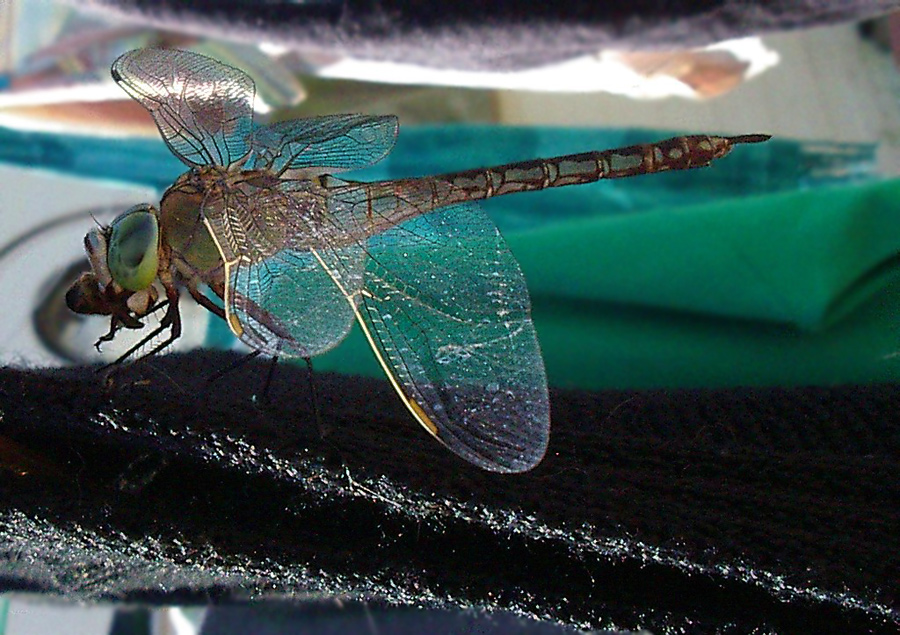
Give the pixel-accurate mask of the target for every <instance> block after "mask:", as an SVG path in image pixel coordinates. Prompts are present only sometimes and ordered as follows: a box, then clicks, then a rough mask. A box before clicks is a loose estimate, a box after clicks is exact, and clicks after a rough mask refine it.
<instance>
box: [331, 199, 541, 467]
mask: <svg viewBox="0 0 900 635" xmlns="http://www.w3.org/2000/svg"><path fill="white" fill-rule="evenodd" d="M429 191H430V190H429V189H428V188H420V189H419V191H418V192H416V191H406V192H404V193H403V195H402V197H397V196H391V195H388V194H386V193H385V190H382V191H381V195H380V196H379V197H378V198H375V199H373V198H372V196H371V195H372V192H373V190H372V189H371V188H367V187H366V186H363V185H361V186H359V187H358V188H355V189H354V188H348V189H346V190H345V191H343V192H341V193H339V194H336V196H334V197H333V198H331V199H330V205H331V206H332V211H333V217H334V218H336V219H339V222H345V223H349V224H351V225H352V226H353V227H356V228H359V227H364V226H366V224H367V223H369V224H370V225H372V224H373V221H375V222H374V226H384V225H389V224H390V221H391V219H402V218H407V219H408V220H405V221H404V222H402V223H401V224H400V225H398V226H396V227H394V228H392V229H389V230H387V231H384V232H383V233H379V234H377V235H375V236H373V237H372V238H371V239H370V241H369V244H368V248H367V255H368V257H367V258H366V270H365V289H364V291H363V293H362V294H361V297H360V304H359V308H358V311H359V315H360V318H361V323H362V325H363V328H364V330H365V331H366V334H367V336H368V338H369V341H370V344H371V345H372V347H373V349H374V351H375V354H376V355H377V357H378V359H379V360H380V362H381V363H382V366H383V367H384V369H385V371H386V372H387V374H388V376H389V377H390V379H391V381H392V383H393V384H394V386H395V388H396V389H397V391H398V392H399V393H400V395H401V397H402V398H403V400H404V401H405V403H406V404H407V406H408V408H409V410H410V411H411V412H412V413H413V414H414V415H415V416H416V418H417V419H418V420H419V421H420V423H422V425H423V426H424V427H425V428H426V429H427V430H428V431H429V432H431V433H432V434H433V435H434V436H435V437H437V438H438V439H439V440H440V441H441V442H443V443H444V444H445V445H447V446H448V447H449V448H450V449H451V450H453V451H454V452H455V453H457V454H458V455H460V456H462V457H463V458H465V459H467V460H468V461H471V462H472V463H474V464H476V465H479V466H481V467H483V468H485V469H488V470H493V471H498V472H521V471H525V470H528V469H530V468H532V467H534V466H535V465H536V464H537V463H538V462H539V461H540V459H541V458H542V457H543V455H544V452H545V451H546V448H547V442H548V437H549V429H550V412H549V400H548V393H547V378H546V374H545V371H544V362H543V359H542V357H541V352H540V347H539V345H538V341H537V336H536V334H535V329H534V325H533V323H532V320H531V305H530V300H529V296H528V290H527V287H526V285H525V280H524V278H523V276H522V272H521V270H520V269H519V266H518V263H517V262H516V260H515V258H514V257H513V255H512V254H511V253H510V251H509V249H508V247H507V246H506V243H505V242H504V240H503V238H502V236H501V235H500V233H499V231H498V230H497V228H496V226H495V225H494V224H493V223H492V222H491V221H490V219H488V218H487V216H486V215H485V214H484V212H483V211H482V210H481V208H480V207H479V206H478V205H477V204H475V203H462V204H456V205H452V206H449V207H443V208H440V209H437V210H436V211H432V212H430V213H426V214H423V215H419V216H415V215H414V213H415V210H413V209H410V206H413V207H418V209H419V210H420V211H421V210H427V209H428V208H429V205H431V204H433V203H434V202H435V201H434V199H430V198H429V196H428V192H429ZM367 196H368V199H367V198H366V197H367ZM362 210H366V212H365V216H364V218H361V219H360V218H359V215H360V213H361V211H362ZM354 218H355V220H351V219H354ZM379 219H380V222H379ZM348 233H349V230H348Z"/></svg>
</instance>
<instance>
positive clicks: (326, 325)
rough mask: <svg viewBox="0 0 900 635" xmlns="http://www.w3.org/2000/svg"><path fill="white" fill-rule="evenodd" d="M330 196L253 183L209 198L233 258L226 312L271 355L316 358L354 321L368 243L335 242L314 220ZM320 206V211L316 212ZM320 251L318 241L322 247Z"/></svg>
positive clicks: (209, 221)
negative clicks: (353, 298)
mask: <svg viewBox="0 0 900 635" xmlns="http://www.w3.org/2000/svg"><path fill="white" fill-rule="evenodd" d="M322 209H324V201H323V200H322V199H321V197H316V196H314V195H312V194H310V193H309V192H307V191H286V190H283V189H278V188H265V187H262V188H260V187H254V186H251V185H249V184H247V183H244V184H241V185H240V186H238V187H235V188H232V189H229V190H225V191H222V192H220V193H217V194H213V195H210V196H209V197H207V201H206V204H205V205H204V208H203V216H204V222H205V223H206V226H207V228H208V229H209V231H210V233H211V234H212V236H213V239H214V240H215V242H216V244H217V245H218V247H219V251H220V254H221V256H222V260H223V262H224V263H225V281H226V282H225V313H226V320H227V321H228V325H229V327H230V328H231V330H232V331H233V332H234V334H235V335H236V336H237V337H238V338H239V339H240V340H241V341H243V342H244V343H246V344H247V345H249V346H251V347H253V348H255V349H257V350H261V351H263V352H264V353H267V354H270V355H276V356H284V357H312V356H314V355H318V354H320V353H324V352H325V351H327V350H329V349H330V348H333V347H334V346H336V345H337V344H338V343H339V342H340V341H341V340H342V339H343V338H344V337H345V336H346V335H347V333H348V332H349V330H350V327H351V326H352V324H353V318H354V310H353V307H351V305H350V303H349V302H348V301H347V297H346V295H345V294H344V293H343V292H342V291H341V290H340V289H339V288H338V287H337V286H336V285H335V276H337V278H338V279H339V280H341V281H342V285H343V288H344V289H346V290H348V291H347V293H349V294H350V295H351V296H353V295H358V291H359V289H360V288H361V287H362V281H363V256H364V251H363V248H362V247H361V246H359V245H357V244H356V243H352V242H350V243H347V242H346V241H344V242H345V243H346V245H345V246H343V247H329V246H328V245H329V244H330V243H332V242H337V241H334V240H332V241H329V240H326V239H322V238H321V237H318V238H316V236H319V233H318V231H317V229H316V227H315V221H314V220H312V219H314V218H317V217H319V218H320V217H321V210H322ZM317 210H318V212H319V213H318V215H317V214H316V211H317ZM320 245H322V248H321V249H316V250H313V249H311V246H316V247H318V246H320Z"/></svg>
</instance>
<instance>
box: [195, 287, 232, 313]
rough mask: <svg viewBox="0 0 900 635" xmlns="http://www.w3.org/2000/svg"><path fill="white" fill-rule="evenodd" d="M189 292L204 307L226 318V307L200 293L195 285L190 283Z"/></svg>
mask: <svg viewBox="0 0 900 635" xmlns="http://www.w3.org/2000/svg"><path fill="white" fill-rule="evenodd" d="M188 293H190V294H191V297H192V298H194V300H196V302H197V304H199V305H200V306H202V307H203V308H204V309H206V310H207V311H209V312H210V313H212V314H213V315H217V316H219V317H220V318H222V319H223V320H224V319H225V309H223V308H222V307H220V306H219V305H217V304H216V303H215V302H213V301H212V300H210V299H209V298H207V297H206V296H205V295H203V294H202V293H200V290H199V289H197V287H195V286H194V285H192V284H191V285H188Z"/></svg>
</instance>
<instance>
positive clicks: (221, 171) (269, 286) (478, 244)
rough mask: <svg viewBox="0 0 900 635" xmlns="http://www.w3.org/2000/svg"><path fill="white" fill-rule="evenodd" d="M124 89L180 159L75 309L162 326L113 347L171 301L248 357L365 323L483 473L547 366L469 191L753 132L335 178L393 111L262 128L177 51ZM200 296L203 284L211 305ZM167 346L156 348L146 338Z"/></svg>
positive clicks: (111, 244) (376, 143)
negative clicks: (184, 305)
mask: <svg viewBox="0 0 900 635" xmlns="http://www.w3.org/2000/svg"><path fill="white" fill-rule="evenodd" d="M112 76H113V79H114V80H115V81H116V82H117V83H118V85H119V86H120V87H121V88H123V89H124V90H125V92H127V93H128V94H129V95H130V96H131V97H132V98H134V99H135V100H137V101H138V102H139V103H140V104H142V105H143V106H144V107H145V108H146V109H147V110H148V111H149V112H150V114H151V115H152V117H153V119H154V120H155V122H156V125H157V127H158V128H159V131H160V134H161V135H162V138H163V140H164V141H165V143H166V144H167V145H168V147H169V149H170V150H171V151H172V153H173V154H174V155H175V156H176V157H177V158H178V159H180V160H181V161H182V162H183V163H184V164H185V165H186V166H187V168H188V169H187V171H186V172H185V173H184V174H182V175H181V176H180V177H179V178H178V179H177V180H176V181H175V182H174V183H173V184H172V186H171V187H169V188H168V189H167V190H166V191H165V192H164V194H163V195H162V198H161V200H160V203H159V207H154V206H152V205H149V204H142V205H137V206H135V207H133V208H131V209H129V210H127V211H126V212H125V213H123V214H122V215H120V216H119V217H118V218H116V219H115V220H114V221H113V222H112V223H110V224H109V225H108V226H101V227H95V228H94V229H93V230H91V231H90V232H89V233H88V234H87V236H86V237H85V249H86V252H87V255H88V259H89V261H90V265H91V271H89V272H87V273H84V274H82V276H81V277H80V278H79V279H78V280H77V281H76V282H75V283H74V284H73V285H72V287H71V288H70V289H69V291H68V292H67V294H66V302H67V304H68V306H69V308H70V309H72V310H73V311H75V312H76V313H82V314H98V315H105V316H109V317H110V318H111V323H110V329H109V332H108V333H107V334H106V335H104V336H102V337H101V338H100V341H98V342H97V345H98V346H99V345H100V344H101V343H103V342H106V341H110V340H112V339H113V338H114V337H115V336H116V334H117V332H119V330H120V329H123V328H124V329H139V328H142V327H144V326H145V319H146V318H147V317H148V316H150V315H151V314H153V313H156V312H162V311H163V309H165V312H164V314H162V317H161V318H160V319H159V324H158V326H157V327H156V328H155V329H154V330H152V332H150V333H149V334H148V335H147V336H146V337H145V338H143V339H142V340H141V341H140V342H138V344H137V345H136V346H135V347H133V348H132V349H131V350H129V351H128V352H127V353H126V355H124V356H123V358H126V357H129V356H132V355H134V354H135V352H136V351H138V350H145V348H146V347H148V346H149V344H148V343H150V342H153V343H154V344H155V343H156V342H159V343H158V344H156V345H155V346H153V348H152V349H151V350H149V352H147V353H145V355H153V354H155V353H158V352H160V351H162V350H163V349H165V348H166V347H167V346H168V345H170V344H171V343H172V342H173V341H175V340H176V339H177V338H178V337H179V336H180V334H181V318H180V313H179V309H178V306H179V297H180V292H181V290H182V289H184V290H186V292H187V294H189V295H190V297H192V298H193V299H194V300H195V301H196V302H198V303H199V304H200V305H202V306H203V307H205V308H206V309H208V310H209V311H210V312H212V313H213V314H215V315H217V316H219V317H220V318H222V319H224V320H225V322H226V323H227V325H228V327H229V328H230V330H231V331H232V332H233V333H234V335H235V336H236V337H237V338H238V339H240V340H241V341H242V342H244V343H245V344H247V345H248V346H249V347H251V348H252V349H254V350H255V351H259V352H261V353H264V354H267V355H269V356H273V357H278V358H283V357H288V358H290V357H295V358H306V359H309V358H310V357H313V356H316V355H319V354H321V353H324V352H326V351H328V350H330V349H331V348H333V347H334V346H336V345H337V344H338V343H340V342H341V340H343V339H344V337H345V336H346V335H347V334H348V332H349V331H350V329H351V327H352V325H353V324H354V323H357V324H359V326H360V327H361V329H362V332H363V334H364V335H365V338H366V340H367V341H368V343H369V345H370V346H371V348H372V351H373V352H374V354H375V357H376V358H377V360H378V363H379V364H380V366H381V368H382V369H383V370H384V372H385V374H386V376H387V378H388V380H389V382H390V384H391V385H392V386H393V388H394V390H395V391H396V392H397V394H398V395H399V396H400V399H401V400H402V402H403V404H405V406H406V408H407V409H408V410H409V412H410V414H411V415H412V417H413V418H414V419H415V420H416V421H418V422H419V423H420V424H421V425H422V427H424V428H425V429H426V430H427V431H428V432H429V433H430V434H431V435H432V436H434V437H435V438H436V439H437V440H438V441H440V442H441V443H443V444H444V445H445V446H447V447H448V448H449V449H450V450H451V451H453V452H454V453H456V454H457V455H459V456H460V457H462V458H463V459H466V460H467V461H469V462H471V463H473V464H474V465H477V466H480V467H481V468H484V469H486V470H490V471H495V472H523V471H527V470H529V469H531V468H533V467H534V466H535V465H537V464H538V463H539V462H540V461H541V459H542V457H543V456H544V454H545V452H546V450H547V445H548V440H549V434H550V403H549V397H548V388H547V376H546V371H545V368H544V362H543V358H542V356H541V350H540V346H539V343H538V339H537V334H536V331H535V327H534V323H533V321H532V317H531V302H530V299H529V295H528V289H527V287H526V284H525V279H524V277H523V274H522V271H521V269H520V268H519V265H518V263H517V261H516V259H515V258H514V257H513V255H512V253H511V252H510V250H509V248H508V247H507V246H506V243H505V242H504V239H503V237H502V236H501V235H500V232H499V230H498V229H497V227H496V226H495V225H494V223H493V222H492V221H491V220H490V219H489V218H488V216H487V215H486V214H485V213H484V211H483V210H482V208H481V207H480V205H479V203H478V201H479V200H482V199H488V198H491V197H495V196H501V195H505V194H512V193H515V192H528V191H534V190H542V189H545V188H550V187H560V186H564V185H574V184H581V183H590V182H594V181H598V180H600V179H609V178H620V177H628V176H634V175H639V174H650V173H654V172H662V171H666V170H684V169H689V168H697V167H702V166H707V165H709V164H710V163H711V162H712V161H713V160H715V159H718V158H720V157H723V156H725V155H726V154H728V153H729V152H730V151H731V149H732V148H733V147H734V146H735V145H737V144H742V143H758V142H761V141H765V140H766V139H768V136H767V135H742V136H732V137H723V136H711V135H694V136H682V137H677V138H672V139H668V140H666V141H662V142H659V143H655V144H647V145H636V146H630V147H626V148H619V149H615V150H604V151H593V152H586V153H583V154H574V155H568V156H563V157H557V158H552V159H539V160H531V161H523V162H518V163H511V164H508V165H501V166H497V167H488V168H478V169H474V170H467V171H461V172H454V173H450V174H442V175H438V176H428V177H420V178H402V179H396V180H386V181H380V182H358V181H348V180H342V179H340V178H338V177H336V176H335V174H336V173H340V172H341V171H345V170H351V169H357V168H362V167H365V166H368V165H371V164H374V163H376V162H378V161H380V160H381V159H383V158H384V157H385V156H386V155H387V154H388V153H390V151H391V149H392V148H393V146H394V142H395V139H396V137H397V133H398V120H397V118H396V117H395V116H370V115H362V114H337V115H330V116H323V117H312V118H306V119H295V120H291V121H281V122H276V123H272V124H269V125H261V124H258V123H256V122H254V119H253V100H254V94H255V86H254V83H253V80H252V79H251V78H250V77H249V76H248V75H247V74H246V73H244V72H243V71H241V70H239V69H237V68H234V67H232V66H229V65H226V64H224V63H221V62H219V61H216V60H214V59H211V58H209V57H206V56H203V55H200V54H197V53H193V52H188V51H180V50H174V49H161V48H145V49H137V50H134V51H130V52H128V53H126V54H124V55H123V56H122V57H120V58H119V59H117V60H116V61H115V62H114V63H113V65H112ZM205 290H208V291H210V292H211V293H212V295H213V296H217V297H218V298H219V299H220V301H221V305H220V304H219V303H217V302H215V301H213V299H212V297H211V296H209V295H207V293H206V292H205ZM160 340H162V341H160Z"/></svg>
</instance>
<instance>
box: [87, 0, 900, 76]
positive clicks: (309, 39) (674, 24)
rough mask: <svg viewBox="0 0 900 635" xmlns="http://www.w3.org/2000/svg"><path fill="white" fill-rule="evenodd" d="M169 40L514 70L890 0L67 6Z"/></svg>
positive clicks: (773, 26) (848, 12) (728, 34)
mask: <svg viewBox="0 0 900 635" xmlns="http://www.w3.org/2000/svg"><path fill="white" fill-rule="evenodd" d="M70 2H72V3H73V4H76V5H77V6H79V7H84V8H93V9H94V10H97V11H99V12H101V14H102V15H105V16H112V15H115V16H118V17H124V18H126V19H128V20H133V21H136V22H138V23H139V24H142V25H150V24H152V25H155V26H158V27H162V28H167V29H171V30H172V31H176V32H182V33H184V32H187V33H192V34H197V35H203V36H207V37H224V38H230V39H236V40H241V41H246V42H254V43H255V42H259V41H261V40H264V41H268V42H277V43H280V44H284V45H288V46H291V47H293V48H297V49H299V50H303V51H305V52H308V53H315V54H318V55H323V54H324V55H335V56H344V55H350V56H354V57H358V58H361V59H372V60H392V61H398V62H410V63H416V64H421V65H425V66H433V67H438V68H456V69H469V70H512V69H521V68H529V67H534V66H543V65H546V64H551V63H553V62H558V61H561V60H564V59H569V58H572V57H575V56H579V55H592V54H596V53H597V52H598V51H600V50H601V49H609V48H615V49H629V50H630V49H671V48H677V47H686V46H698V45H703V44H709V43H712V42H715V41H719V40H723V39H729V38H735V37H744V36H748V35H760V34H764V33H769V32H773V31H780V30H788V29H795V28H802V27H812V26H823V25H826V24H832V23H835V22H838V21H846V20H854V19H862V18H864V17H868V16H872V15H875V14H879V13H886V12H888V11H890V10H891V9H893V8H896V7H897V6H898V4H900V3H898V2H897V1H896V0H857V1H855V2H831V1H829V0H778V1H767V2H745V1H743V0H703V1H696V0H676V1H673V2H660V1H659V0H640V1H631V2H597V1H596V0H566V1H565V2H517V1H515V0H490V1H487V0H476V1H467V2H454V1H448V0H445V1H443V2H421V1H415V0H377V1H376V0H314V1H308V2H293V1H289V0H284V1H277V0H269V1H263V2H260V1H258V0H247V1H245V2H239V1H235V0H232V1H229V2H221V1H218V0H193V1H187V0H70Z"/></svg>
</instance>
